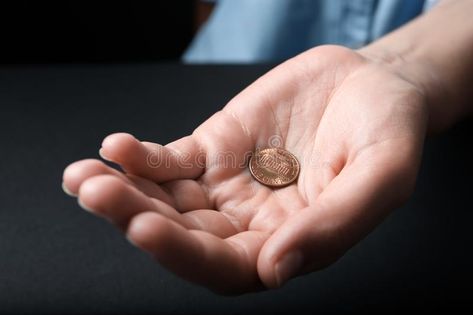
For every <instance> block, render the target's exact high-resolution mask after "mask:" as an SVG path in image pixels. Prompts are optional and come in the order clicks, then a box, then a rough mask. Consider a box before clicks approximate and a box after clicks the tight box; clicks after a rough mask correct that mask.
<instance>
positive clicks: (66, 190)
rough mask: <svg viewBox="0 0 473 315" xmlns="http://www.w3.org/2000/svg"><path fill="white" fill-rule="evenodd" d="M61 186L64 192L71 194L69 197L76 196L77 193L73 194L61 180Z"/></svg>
mask: <svg viewBox="0 0 473 315" xmlns="http://www.w3.org/2000/svg"><path fill="white" fill-rule="evenodd" d="M61 187H62V190H63V191H64V192H65V193H66V194H68V195H69V196H71V197H77V195H75V194H74V193H72V192H71V191H70V190H69V189H67V187H66V185H64V182H62V184H61Z"/></svg>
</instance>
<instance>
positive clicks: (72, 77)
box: [0, 64, 473, 314]
mask: <svg viewBox="0 0 473 315" xmlns="http://www.w3.org/2000/svg"><path fill="white" fill-rule="evenodd" d="M267 69H268V67H262V66H257V67H183V66H177V65H176V66H173V65H156V64H154V65H153V64H149V65H146V64H141V65H108V66H98V65H95V66H86V65H75V66H60V65H56V66H36V67H33V66H28V67H26V66H25V67H10V68H5V67H4V68H2V69H0V106H1V116H0V123H1V124H0V143H1V145H2V146H1V151H0V152H1V153H0V176H1V190H0V194H1V195H0V196H1V197H0V198H1V202H2V203H1V205H2V206H1V208H0V313H1V314H8V313H64V312H66V313H94V314H96V313H191V314H201V313H214V314H222V313H231V314H241V313H247V312H251V311H265V312H271V313H289V312H291V313H299V312H303V311H311V312H316V311H324V310H325V311H327V310H329V311H330V310H346V309H381V310H393V309H398V308H408V307H409V308H411V309H412V308H414V309H422V310H424V309H426V310H438V309H442V308H444V309H448V310H452V309H453V310H459V309H464V310H465V309H469V310H473V301H472V300H471V294H472V283H473V282H472V280H473V272H472V270H471V267H472V265H473V256H472V254H471V247H472V240H473V230H472V219H473V211H472V210H473V202H472V198H471V196H472V193H471V191H472V190H471V188H472V186H471V177H472V175H473V167H472V163H471V161H473V154H472V152H471V149H470V148H471V145H472V141H471V138H470V137H469V136H470V135H471V134H472V129H473V128H472V127H473V124H472V122H471V121H470V122H465V123H463V124H461V125H459V126H457V127H455V128H454V129H452V130H450V131H449V132H448V133H446V134H444V135H442V136H440V137H437V138H435V139H431V140H429V141H428V142H427V145H426V150H425V155H424V163H423V167H422V169H421V172H420V176H419V179H418V185H417V189H416V192H415V194H414V195H413V196H412V198H411V199H410V201H409V202H408V203H407V205H405V206H404V207H403V208H401V209H399V210H397V211H396V212H395V213H393V214H392V215H391V216H390V217H389V218H388V219H387V220H386V221H385V222H384V223H383V224H382V225H381V226H380V227H379V228H378V229H377V230H376V231H375V232H374V233H372V234H371V235H370V236H369V237H368V238H367V239H365V240H364V241H363V242H361V243H360V244H359V245H357V246H356V247H355V248H354V249H353V250H351V251H350V252H349V253H348V254H347V255H346V256H345V257H344V258H343V259H341V260H340V261H339V262H338V263H336V264H335V265H333V266H332V267H330V268H328V269H326V270H324V271H322V272H318V273H314V274H312V275H309V276H305V277H302V278H299V279H296V280H294V281H291V282H290V283H289V284H288V285H287V286H285V287H284V288H282V289H279V290H274V291H270V292H262V293H253V294H248V295H244V296H240V297H221V296H218V295H215V294H213V293H211V292H209V291H207V290H206V289H203V288H201V287H197V286H194V285H192V284H189V283H187V282H185V281H183V280H181V279H178V278H177V277H175V276H173V275H171V274H170V273H168V272H167V271H165V270H164V269H163V268H161V267H160V266H159V265H157V264H155V263H154V262H153V261H152V260H151V259H150V258H148V256H146V255H145V254H143V253H141V252H140V251H138V250H137V249H135V248H133V247H132V246H131V245H129V244H128V243H127V242H126V241H125V239H124V238H123V237H122V235H121V234H120V233H119V232H118V230H117V229H115V228H114V227H112V226H111V225H109V224H108V223H106V222H104V221H102V220H100V219H98V218H96V217H94V216H92V215H90V214H88V213H86V212H84V211H82V210H81V209H80V208H79V207H78V205H77V204H76V202H75V200H74V199H72V198H70V197H68V196H66V195H65V194H64V193H63V192H62V190H61V187H60V184H61V176H62V170H63V168H64V167H65V166H66V165H68V164H69V163H70V162H72V161H74V160H77V159H81V158H86V157H97V150H98V148H99V145H100V143H101V140H102V138H103V137H104V136H105V135H107V134H109V133H111V132H116V131H128V132H131V133H134V134H135V135H136V136H137V137H139V138H141V139H145V140H153V141H156V142H160V143H165V142H168V141H170V140H172V139H174V138H176V137H180V136H183V135H186V134H187V133H189V132H191V131H192V129H193V128H194V127H196V126H197V125H198V124H199V123H201V122H202V121H203V120H204V119H205V118H206V117H207V116H208V115H210V114H211V113H212V112H214V111H216V110H218V109H219V108H220V107H222V106H223V105H224V104H225V102H226V101H228V100H229V98H231V97H232V96H233V95H234V94H235V93H237V92H238V91H239V90H240V89H241V88H243V87H244V86H246V85H247V84H248V83H250V82H251V81H253V80H254V79H255V78H256V77H257V76H259V75H260V74H262V73H264V72H265V71H266V70H267ZM393 189H396V187H393ZM229 272H231V270H230V271H229Z"/></svg>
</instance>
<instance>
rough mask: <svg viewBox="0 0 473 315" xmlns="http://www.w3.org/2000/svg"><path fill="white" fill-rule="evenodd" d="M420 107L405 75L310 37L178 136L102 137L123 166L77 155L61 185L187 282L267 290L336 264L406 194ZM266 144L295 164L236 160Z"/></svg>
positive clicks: (422, 130)
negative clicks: (281, 181)
mask: <svg viewBox="0 0 473 315" xmlns="http://www.w3.org/2000/svg"><path fill="white" fill-rule="evenodd" d="M427 116H428V112H427V107H426V101H425V99H424V96H423V93H422V90H421V89H420V88H419V87H418V86H416V85H415V84H413V83H411V82H409V81H407V80H406V79H404V78H403V77H402V76H401V75H399V74H397V73H395V72H394V71H391V70H390V68H389V67H387V66H384V65H383V63H381V62H377V61H374V60H372V59H370V58H368V57H365V56H364V55H363V54H362V53H359V52H355V51H352V50H349V49H346V48H342V47H337V46H321V47H318V48H315V49H312V50H310V51H307V52H305V53H303V54H301V55H299V56H297V57H295V58H293V59H290V60H289V61H287V62H285V63H283V64H282V65H280V66H278V67H276V68H275V69H273V70H272V71H270V72H269V73H267V74H266V75H264V76H263V77H261V78H260V79H259V80H257V81H256V82H255V83H253V84H252V85H251V86H249V87H248V88H247V89H245V90H244V91H243V92H241V93H240V94H239V95H237V96H236V97H235V98H234V99H233V100H231V101H230V102H229V104H227V105H226V106H225V108H224V109H223V110H221V111H219V112H217V113H216V114H214V115H213V116H212V117H210V118H209V119H208V120H207V121H206V122H204V123H203V124H202V125H201V126H199V127H198V128H197V129H196V130H195V131H194V132H193V134H192V135H190V136H188V137H184V138H182V139H179V140H177V141H175V142H173V143H170V144H168V145H165V146H161V145H158V144H153V143H150V142H140V141H138V140H137V139H135V138H134V137H133V136H131V135H129V134H123V133H120V134H112V135H110V136H108V137H107V138H105V140H104V142H103V143H102V148H101V149H100V152H101V155H102V156H103V157H104V158H105V159H107V160H110V161H113V162H115V163H118V164H119V165H120V166H121V167H122V168H123V169H124V173H122V172H119V171H116V170H115V169H112V168H110V167H108V166H106V165H105V164H104V163H102V162H100V161H98V160H83V161H78V162H75V163H73V164H72V165H70V166H69V167H67V169H66V170H65V172H64V183H63V185H64V187H65V189H66V190H67V191H69V193H71V194H73V195H77V196H78V199H79V203H80V204H81V205H82V206H83V207H84V208H85V209H88V210H90V211H91V212H93V213H94V214H96V215H99V216H102V217H104V218H106V219H108V220H110V221H111V222H112V223H114V224H116V225H117V226H118V227H119V228H120V229H122V230H123V231H124V232H125V233H126V234H127V237H128V238H129V239H130V241H131V242H132V243H133V244H135V245H136V246H138V247H139V248H141V249H142V250H144V251H146V252H148V253H150V254H151V255H152V256H153V257H154V258H155V259H156V260H157V261H158V262H159V263H161V264H162V265H163V266H165V267H167V268H168V269H169V270H171V271H173V272H175V273H176V274H178V275H180V276H182V277H184V278H186V279H188V280H190V281H193V282H196V283H199V284H201V285H204V286H207V287H209V288H210V289H212V290H215V291H218V292H222V293H243V292H248V291H252V290H260V289H263V288H274V287H278V286H281V285H282V284H283V283H285V282H286V281H287V280H288V279H290V278H292V277H295V276H297V275H301V274H304V273H307V272H311V271H315V270H319V269H321V268H324V267H326V266H328V265H329V264H331V263H333V262H334V261H336V260H337V259H338V258H339V257H341V256H342V255H343V254H344V253H345V252H346V251H347V250H348V249H350V247H352V246H353V245H354V244H355V243H356V242H358V241H360V240H361V239H362V238H363V237H364V236H365V235H366V234H367V233H369V232H370V231H371V230H372V229H373V228H374V227H375V226H376V225H377V224H378V223H380V222H381V220H382V219H383V218H384V217H385V216H386V215H387V214H388V213H389V212H390V211H391V210H392V209H394V208H396V207H398V206H399V205H401V204H402V203H403V202H404V201H405V200H406V199H407V198H408V196H409V195H410V194H411V192H412V190H413V187H414V183H415V178H416V173H417V170H418V166H419V163H420V159H421V153H422V146H423V141H424V137H425V134H426V127H427ZM275 142H276V143H275ZM271 145H280V146H282V147H283V148H285V149H287V150H289V151H290V152H292V153H293V154H294V155H296V156H297V157H298V159H299V162H300V164H301V171H300V175H299V177H298V180H297V181H296V182H294V183H293V184H291V185H289V186H287V187H284V188H279V189H273V188H270V187H266V186H263V185H261V184H260V183H258V182H257V181H256V180H254V179H253V178H252V176H251V175H250V173H249V170H248V168H247V167H246V165H247V158H248V154H247V153H248V152H253V151H255V149H256V148H262V147H269V146H271ZM229 156H230V158H229ZM222 157H225V158H222ZM232 164H233V165H232ZM242 165H243V167H242Z"/></svg>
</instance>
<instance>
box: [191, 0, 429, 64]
mask: <svg viewBox="0 0 473 315" xmlns="http://www.w3.org/2000/svg"><path fill="white" fill-rule="evenodd" d="M434 2H435V0H219V1H218V2H217V4H216V7H215V9H214V12H213V13H212V15H211V16H210V18H209V20H208V21H207V22H206V23H205V24H204V25H203V26H202V27H201V29H200V30H199V32H198V33H197V35H196V36H195V38H194V40H193V42H192V43H191V45H190V46H189V48H188V49H187V51H186V52H185V54H184V55H183V61H184V62H187V63H252V62H267V61H280V60H284V59H287V58H290V57H292V56H294V55H296V54H298V53H300V52H302V51H304V50H307V49H309V48H311V47H314V46H317V45H321V44H338V45H344V46H347V47H351V48H359V47H361V46H364V45H366V44H368V43H369V42H371V41H373V40H375V39H377V38H379V37H381V36H382V35H384V34H386V33H388V32H390V31H392V30H394V29H395V28H397V27H399V26H401V25H402V24H404V23H406V22H408V21H409V20H411V19H413V18H415V17H416V16H418V15H419V14H421V13H422V12H423V11H425V10H427V9H428V8H430V7H431V6H432V5H433V3H434Z"/></svg>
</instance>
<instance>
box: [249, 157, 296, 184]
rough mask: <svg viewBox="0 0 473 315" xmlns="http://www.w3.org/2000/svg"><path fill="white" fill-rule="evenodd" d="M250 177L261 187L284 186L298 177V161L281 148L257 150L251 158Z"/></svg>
mask: <svg viewBox="0 0 473 315" xmlns="http://www.w3.org/2000/svg"><path fill="white" fill-rule="evenodd" d="M249 168H250V172H251V175H253V177H254V178H255V179H256V180H257V181H258V182H260V183H261V184H263V185H266V186H270V187H281V186H286V185H289V184H290V183H292V182H293V181H295V180H296V178H297V176H298V175H299V170H300V166H299V161H297V159H296V157H295V156H294V155H293V154H292V153H291V152H289V151H287V150H284V149H281V148H266V149H257V150H256V151H255V153H254V154H253V155H252V156H251V159H250V163H249Z"/></svg>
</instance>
